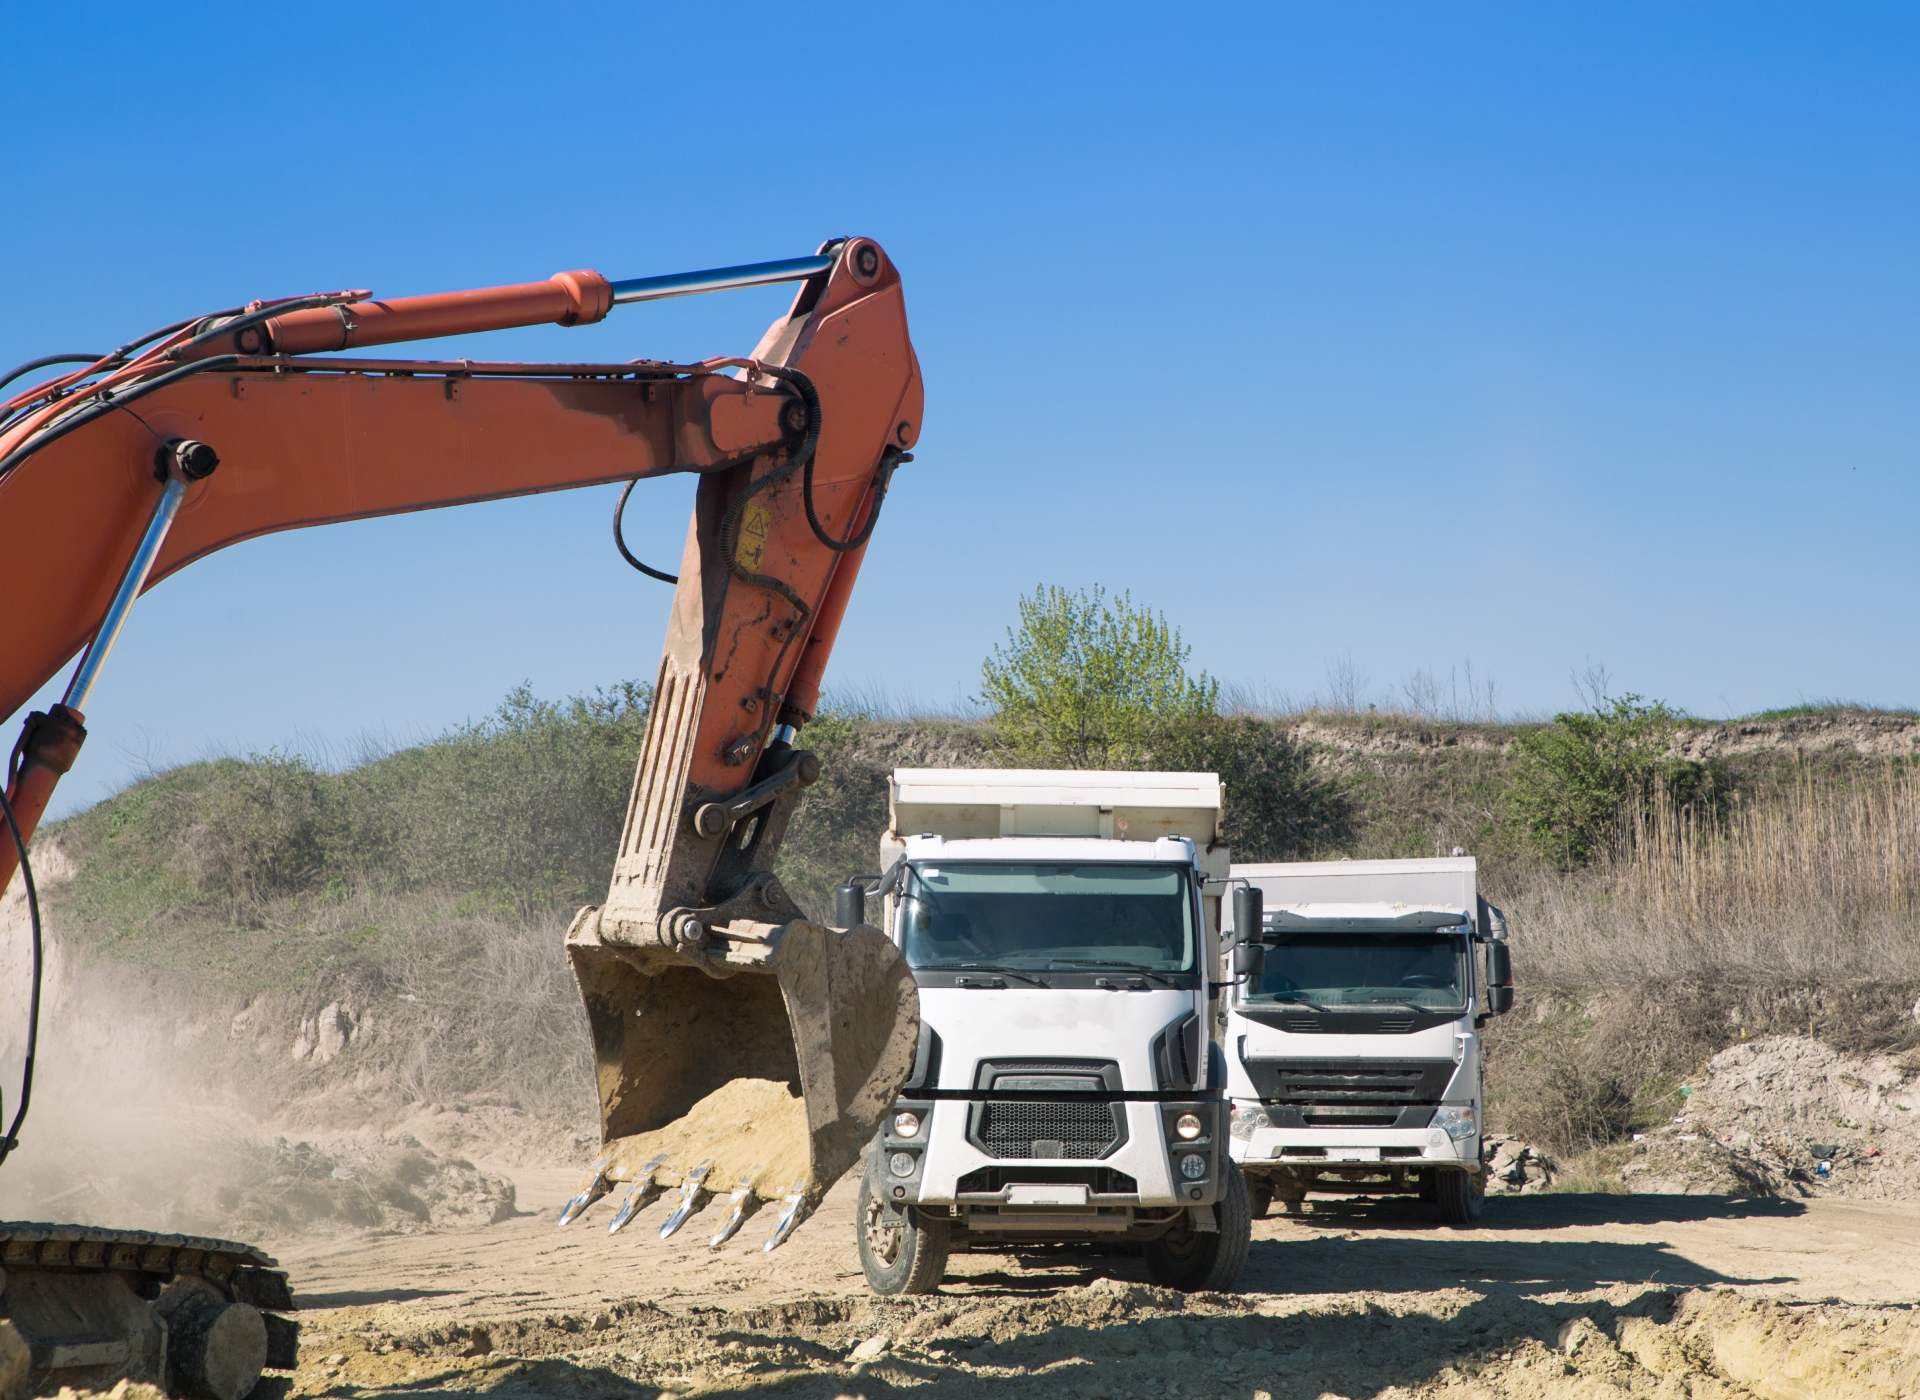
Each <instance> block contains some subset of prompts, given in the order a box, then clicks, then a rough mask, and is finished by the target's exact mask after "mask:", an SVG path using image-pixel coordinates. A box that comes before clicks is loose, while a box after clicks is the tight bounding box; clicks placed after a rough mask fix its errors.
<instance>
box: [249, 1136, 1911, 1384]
mask: <svg viewBox="0 0 1920 1400" xmlns="http://www.w3.org/2000/svg"><path fill="white" fill-rule="evenodd" d="M514 1184H515V1187H516V1190H517V1198H518V1200H519V1202H520V1204H521V1207H522V1208H523V1213H521V1214H519V1215H516V1216H514V1217H512V1218H510V1219H508V1220H505V1221H502V1222H499V1223H496V1224H493V1225H491V1226H486V1227H479V1228H472V1229H465V1230H456V1231H447V1232H436V1233H427V1234H412V1235H390V1236H371V1237H365V1236H363V1237H360V1238H357V1239H353V1240H348V1241H337V1242H333V1243H324V1244H322V1243H306V1244H295V1245H291V1246H288V1245H282V1246H281V1247H280V1249H279V1253H280V1256H281V1259H282V1262H283V1263H284V1264H286V1265H287V1266H289V1267H290V1269H291V1271H292V1274H293V1278H294V1285H295V1291H296V1294H297V1295H298V1296H299V1297H300V1298H301V1299H302V1302H303V1312H302V1318H303V1326H304V1329H305V1330H304V1337H303V1344H302V1350H303V1355H304V1359H303V1364H302V1369H301V1371H300V1372H299V1373H298V1375H297V1377H296V1378H295V1384H294V1392H293V1393H294V1394H295V1395H300V1396H330V1397H344V1396H358V1395H385V1394H390V1393H402V1392H426V1393H437V1394H473V1395H479V1394H486V1395H492V1396H499V1397H545V1396H562V1395H565V1396H577V1395H589V1396H591V1395H604V1396H635V1397H646V1400H653V1397H659V1396H667V1395H687V1396H693V1395H700V1396H734V1395H738V1396H780V1397H821V1400H831V1397H835V1396H841V1395H848V1396H853V1395H858V1396H867V1397H881V1396H893V1395H900V1394H906V1393H909V1392H911V1393H916V1394H929V1395H931V1394H939V1395H947V1394H952V1395H959V1396H982V1397H984V1396H989V1395H991V1396H995V1397H1002V1396H1004V1397H1006V1400H1019V1397H1022V1396H1035V1397H1042V1396H1044V1397H1046V1400H1058V1397H1082V1396H1085V1397H1092V1396H1128V1395H1167V1396H1175V1397H1179V1396H1244V1397H1249V1400H1253V1398H1254V1397H1259V1396H1261V1395H1263V1394H1264V1395H1265V1396H1268V1397H1271V1400H1294V1398H1295V1397H1298V1400H1318V1397H1322V1396H1350V1397H1355V1400H1358V1397H1361V1396H1375V1395H1385V1396H1403V1397H1423V1400H1424V1397H1456V1396H1458V1397H1466V1396H1514V1397H1547V1396H1563V1395H1564V1396H1576V1397H1578V1396H1601V1395H1606V1396H1618V1395H1657V1396H1676V1397H1678V1396H1687V1397H1717V1396H1728V1397H1732V1396H1765V1397H1813V1396H1821V1397H1825V1396H1849V1395H1862V1396H1867V1395H1872V1396H1909V1395H1914V1394H1920V1321H1916V1318H1915V1315H1914V1313H1913V1312H1912V1311H1911V1310H1912V1308H1913V1306H1914V1303H1915V1301H1916V1295H1917V1294H1920V1270H1917V1269H1916V1266H1915V1262H1914V1261H1915V1260H1916V1259H1920V1204H1905V1203H1891V1202H1878V1201H1876V1202H1859V1201H1846V1200H1833V1199H1815V1200H1810V1201H1805V1202H1800V1201H1789V1200H1767V1199H1761V1200H1744V1201H1743V1200H1734V1199H1729V1198H1725V1197H1710V1196H1653V1195H1641V1196H1635V1195H1591V1196H1584V1195H1568V1194H1548V1195H1540V1196H1528V1197H1524V1198H1508V1199H1498V1200H1495V1201H1493V1202H1491V1203H1490V1204H1489V1207H1488V1211H1487V1216H1486V1218H1485V1220H1484V1222H1483V1224H1482V1225H1481V1227H1479V1228H1476V1229H1474V1230H1471V1231H1453V1230H1445V1229H1440V1228H1437V1227H1433V1226H1430V1225H1427V1224H1426V1223H1425V1222H1424V1221H1422V1220H1421V1219H1420V1217H1419V1216H1418V1215H1417V1214H1416V1213H1415V1212H1414V1208H1413V1207H1411V1206H1408V1207H1399V1206H1387V1205H1379V1206H1337V1205H1328V1206H1317V1207H1316V1209H1315V1211H1314V1212H1313V1213H1312V1214H1311V1215H1309V1216H1307V1217H1305V1218H1302V1219H1270V1220H1266V1221H1262V1222H1260V1223H1259V1224H1258V1225H1257V1226H1256V1230H1255V1242H1254V1247H1253V1253H1252V1258H1251V1261H1250V1263H1249V1265H1248V1269H1247V1273H1246V1275H1245V1277H1244V1279H1243V1285H1244V1286H1243V1289H1242V1291H1240V1292H1238V1293H1235V1294H1230V1295H1228V1294H1210V1295H1199V1296H1195V1297H1183V1296H1182V1295H1180V1294H1177V1293H1172V1292H1167V1291H1164V1290H1161V1289H1157V1288H1153V1287H1151V1286H1149V1285H1148V1284H1147V1283H1146V1282H1145V1274H1144V1272H1143V1270H1142V1268H1141V1265H1140V1264H1139V1262H1138V1261H1137V1260H1134V1259H1130V1258H1125V1257H1103V1256H1089V1255H1077V1254H1066V1253H1057V1254H1043V1253H1036V1254H1033V1255H1029V1256H1026V1257H1018V1258H1016V1257H1010V1256H1003V1255H974V1256H959V1257H956V1259H955V1261H954V1265H953V1268H952V1270H951V1271H950V1273H949V1276H948V1280H947V1282H946V1284H945V1285H944V1286H943V1288H942V1290H941V1292H940V1293H939V1295H938V1296H935V1297H932V1298H925V1299H914V1300H882V1299H876V1298H872V1297H870V1296H869V1295H868V1294H867V1291H866V1289H865V1286H864V1283H863V1282H862V1280H861V1277H860V1273H859V1265H858V1262H857V1259H856V1257H855V1254H854V1249H853V1236H852V1190H851V1182H843V1183H842V1184H841V1186H840V1187H839V1188H838V1189H836V1191H835V1192H834V1193H833V1194H832V1195H831V1196H830V1197H829V1198H828V1200H827V1202H826V1204H825V1205H824V1206H823V1207H822V1209H821V1211H820V1213H819V1214H818V1215H816V1216H815V1218H814V1219H813V1220H812V1221H810V1222H809V1223H808V1224H807V1225H806V1226H804V1227H803V1228H802V1229H801V1230H800V1231H799V1232H798V1233H797V1234H796V1235H795V1236H794V1238H793V1239H792V1240H791V1241H790V1242H789V1243H788V1244H787V1245H786V1246H785V1247H784V1248H783V1249H782V1250H781V1251H780V1252H779V1253H777V1254H775V1255H772V1256H770V1257H769V1256H765V1255H762V1254H761V1253H760V1252H759V1250H758V1247H757V1244H758V1240H759V1238H760V1237H761V1236H762V1235H763V1234H764V1231H765V1228H766V1224H765V1222H766V1221H767V1219H768V1217H767V1216H765V1215H763V1216H762V1217H760V1219H758V1220H756V1221H753V1222H750V1223H749V1225H748V1227H747V1229H746V1230H745V1231H743V1232H742V1234H741V1236H740V1238H739V1239H738V1240H736V1241H735V1242H734V1243H733V1244H732V1245H730V1246H728V1247H727V1248H726V1249H724V1250H723V1251H721V1252H719V1253H717V1254H715V1253H709V1252H708V1251H707V1249H706V1247H705V1241H704V1232H702V1231H700V1230H699V1228H698V1227H699V1226H700V1224H702V1223H703V1222H702V1220H701V1219H699V1218H696V1220H695V1221H694V1222H693V1223H691V1224H690V1225H689V1226H688V1228H687V1229H686V1230H685V1231H684V1232H683V1233H682V1235H681V1236H680V1237H678V1238H677V1239H676V1240H674V1241H669V1242H664V1243H663V1242H662V1241H660V1240H659V1239H658V1238H657V1237H656V1235H655V1230H654V1228H652V1227H649V1225H648V1223H647V1221H648V1219H649V1217H652V1218H655V1219H657V1218H658V1216H659V1215H660V1214H661V1213H662V1212H661V1207H660V1206H655V1207H653V1208H652V1210H651V1211H650V1212H649V1214H648V1215H646V1216H642V1217H641V1218H640V1219H639V1220H637V1221H636V1222H635V1223H634V1225H632V1226H630V1227H629V1228H628V1230H627V1231H625V1232H624V1233H622V1234H621V1235H619V1236H616V1237H609V1236H608V1235H607V1234H606V1233H605V1227H606V1222H607V1220H608V1219H609V1218H610V1215H611V1206H612V1201H611V1200H608V1201H603V1202H602V1203H600V1204H599V1205H598V1206H596V1207H595V1209H594V1211H593V1212H591V1213H590V1214H589V1215H588V1216H587V1217H586V1218H585V1219H584V1220H583V1221H581V1222H579V1223H577V1224H575V1225H574V1226H572V1227H570V1228H569V1229H567V1230H564V1231H561V1230H556V1229H555V1228H554V1224H553V1220H554V1217H555V1215H556V1213H557V1211H558V1208H559V1206H560V1203H561V1202H562V1201H563V1200H564V1199H565V1197H566V1196H567V1194H568V1193H569V1192H570V1191H571V1190H572V1189H573V1187H574V1186H575V1185H576V1184H577V1183H576V1181H575V1179H574V1176H573V1174H572V1173H569V1172H563V1171H552V1170H544V1171H526V1172H520V1173H517V1174H516V1179H515V1181H514ZM710 1214H711V1215H712V1218H713V1219H714V1220H717V1219H718V1215H717V1213H714V1212H711V1211H710ZM756 1227H757V1228H756ZM1834 1300H1845V1301H1844V1302H1837V1301H1834Z"/></svg>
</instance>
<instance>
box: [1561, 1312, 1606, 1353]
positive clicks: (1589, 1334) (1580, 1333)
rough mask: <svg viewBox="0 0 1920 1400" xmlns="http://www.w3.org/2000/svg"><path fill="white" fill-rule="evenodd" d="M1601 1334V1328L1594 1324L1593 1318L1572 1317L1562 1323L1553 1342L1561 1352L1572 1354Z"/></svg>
mask: <svg viewBox="0 0 1920 1400" xmlns="http://www.w3.org/2000/svg"><path fill="white" fill-rule="evenodd" d="M1599 1334H1600V1329H1599V1328H1598V1327H1596V1326H1594V1325H1593V1319H1591V1318H1587V1317H1571V1318H1568V1319H1567V1320H1566V1321H1565V1322H1563V1323H1561V1324H1560V1332H1559V1335H1558V1336H1556V1337H1555V1338H1554V1339H1553V1344H1554V1346H1555V1347H1557V1348H1558V1349H1559V1350H1560V1351H1561V1352H1563V1353H1565V1354H1566V1355H1568V1356H1572V1355H1573V1354H1574V1353H1575V1352H1577V1351H1579V1350H1580V1348H1581V1347H1583V1346H1585V1345H1586V1344H1587V1343H1588V1342H1589V1341H1591V1340H1592V1339H1593V1338H1594V1337H1597V1336H1598V1335H1599Z"/></svg>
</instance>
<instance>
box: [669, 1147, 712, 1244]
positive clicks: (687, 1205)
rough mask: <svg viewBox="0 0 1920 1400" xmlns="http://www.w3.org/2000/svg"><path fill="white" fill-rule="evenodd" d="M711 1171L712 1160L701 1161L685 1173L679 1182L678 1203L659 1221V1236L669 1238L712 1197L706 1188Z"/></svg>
mask: <svg viewBox="0 0 1920 1400" xmlns="http://www.w3.org/2000/svg"><path fill="white" fill-rule="evenodd" d="M712 1172H713V1163H712V1162H702V1163H701V1164H700V1165H699V1166H697V1167H695V1168H694V1169H693V1170H692V1171H690V1172H688V1173H687V1179H686V1180H685V1181H683V1182H681V1183H680V1204H679V1205H677V1206H675V1207H674V1208H673V1214H672V1215H669V1216H668V1217H667V1218H666V1219H665V1220H663V1221H662V1222H660V1238H661V1239H663V1240H664V1239H671V1238H672V1237H673V1235H674V1233H675V1232H676V1231H678V1230H679V1228H680V1227H681V1226H682V1225H684V1224H686V1223H687V1221H688V1219H689V1218H690V1217H691V1216H692V1215H693V1213H694V1212H695V1211H697V1210H699V1209H700V1207H701V1206H704V1205H705V1204H706V1203H707V1201H708V1200H709V1199H711V1197H712V1193H711V1192H710V1191H708V1190H707V1177H708V1176H709V1175H711V1174H712Z"/></svg>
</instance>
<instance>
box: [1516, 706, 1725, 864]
mask: <svg viewBox="0 0 1920 1400" xmlns="http://www.w3.org/2000/svg"><path fill="white" fill-rule="evenodd" d="M1679 720H1680V716H1679V715H1678V714H1677V713H1675V712H1674V711H1673V710H1670V709H1668V708H1667V706H1665V705H1664V704H1661V703H1659V702H1653V703H1647V702H1646V701H1644V700H1642V699H1641V697H1640V696H1638V695H1625V696H1621V697H1619V698H1618V699H1614V700H1609V701H1604V702H1602V705H1601V706H1600V707H1599V708H1596V709H1595V710H1593V711H1590V712H1586V713H1575V714H1562V715H1557V716H1555V717H1554V721H1553V723H1552V724H1549V725H1545V726H1543V727H1542V728H1540V729H1536V730H1533V731H1531V732H1529V733H1526V734H1523V735H1521V736H1520V738H1519V739H1518V740H1517V741H1516V742H1515V744H1514V749H1515V762H1514V769H1513V776H1512V779H1511V781H1510V785H1509V787H1508V790H1507V803H1508V806H1509V807H1510V809H1511V811H1512V814H1513V816H1514V818H1515V819H1516V820H1517V821H1518V822H1519V824H1520V825H1521V827H1522V829H1523V830H1524V831H1525V832H1526V833H1527V836H1528V838H1529V840H1530V842H1531V844H1532V845H1533V847H1534V849H1535V850H1536V851H1537V852H1538V853H1539V854H1540V855H1541V856H1543V857H1545V858H1546V859H1547V860H1549V861H1551V862H1553V864H1554V865H1555V866H1557V867H1558V868H1560V869H1562V870H1573V869H1578V868H1579V867H1582V866H1586V865H1591V864H1592V863H1593V862H1594V861H1595V860H1596V859H1597V858H1598V857H1599V856H1600V855H1601V854H1602V853H1603V852H1604V851H1605V850H1606V849H1607V848H1608V846H1609V845H1610V844H1611V842H1612V841H1613V839H1614V838H1615V836H1616V834H1617V833H1618V832H1619V830H1620V826H1621V822H1622V820H1623V819H1626V818H1628V817H1630V816H1631V814H1632V813H1633V811H1634V810H1635V809H1636V808H1638V807H1640V806H1641V805H1643V804H1645V803H1646V802H1648V801H1650V800H1651V799H1652V797H1653V795H1654V793H1655V792H1659V793H1661V794H1663V795H1664V796H1665V797H1666V798H1667V799H1668V800H1670V801H1672V802H1673V803H1674V804H1675V805H1677V806H1679V807H1682V808H1687V809H1696V808H1702V807H1706V808H1710V807H1711V806H1712V805H1713V804H1714V803H1715V802H1717V801H1718V798H1719V793H1720V790H1721V788H1722V787H1723V786H1724V784H1723V782H1721V781H1718V780H1719V779H1720V778H1721V775H1720V773H1719V772H1718V770H1717V769H1715V768H1714V767H1712V766H1711V765H1708V764H1704V763H1698V762H1695V761H1694V760H1691V759H1683V758H1676V757H1673V756H1672V755H1671V754H1670V753H1669V752H1668V746H1669V743H1670V741H1671V739H1672V737H1673V734H1674V731H1675V730H1676V728H1677V727H1678V725H1679Z"/></svg>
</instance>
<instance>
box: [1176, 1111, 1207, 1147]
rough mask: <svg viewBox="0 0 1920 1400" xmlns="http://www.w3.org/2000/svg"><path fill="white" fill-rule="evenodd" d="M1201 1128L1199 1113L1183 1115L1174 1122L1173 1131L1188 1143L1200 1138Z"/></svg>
mask: <svg viewBox="0 0 1920 1400" xmlns="http://www.w3.org/2000/svg"><path fill="white" fill-rule="evenodd" d="M1201 1126H1202V1125H1201V1122H1200V1115H1199V1114H1197V1113H1183V1114H1181V1115H1180V1116H1179V1117H1178V1118H1176V1119H1174V1120H1173V1130H1174V1131H1175V1132H1176V1133H1178V1134H1180V1136H1181V1137H1183V1138H1185V1139H1186V1140H1187V1141H1188V1142H1192V1141H1193V1140H1194V1139H1195V1138H1197V1137H1199V1136H1200V1129H1201Z"/></svg>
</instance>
